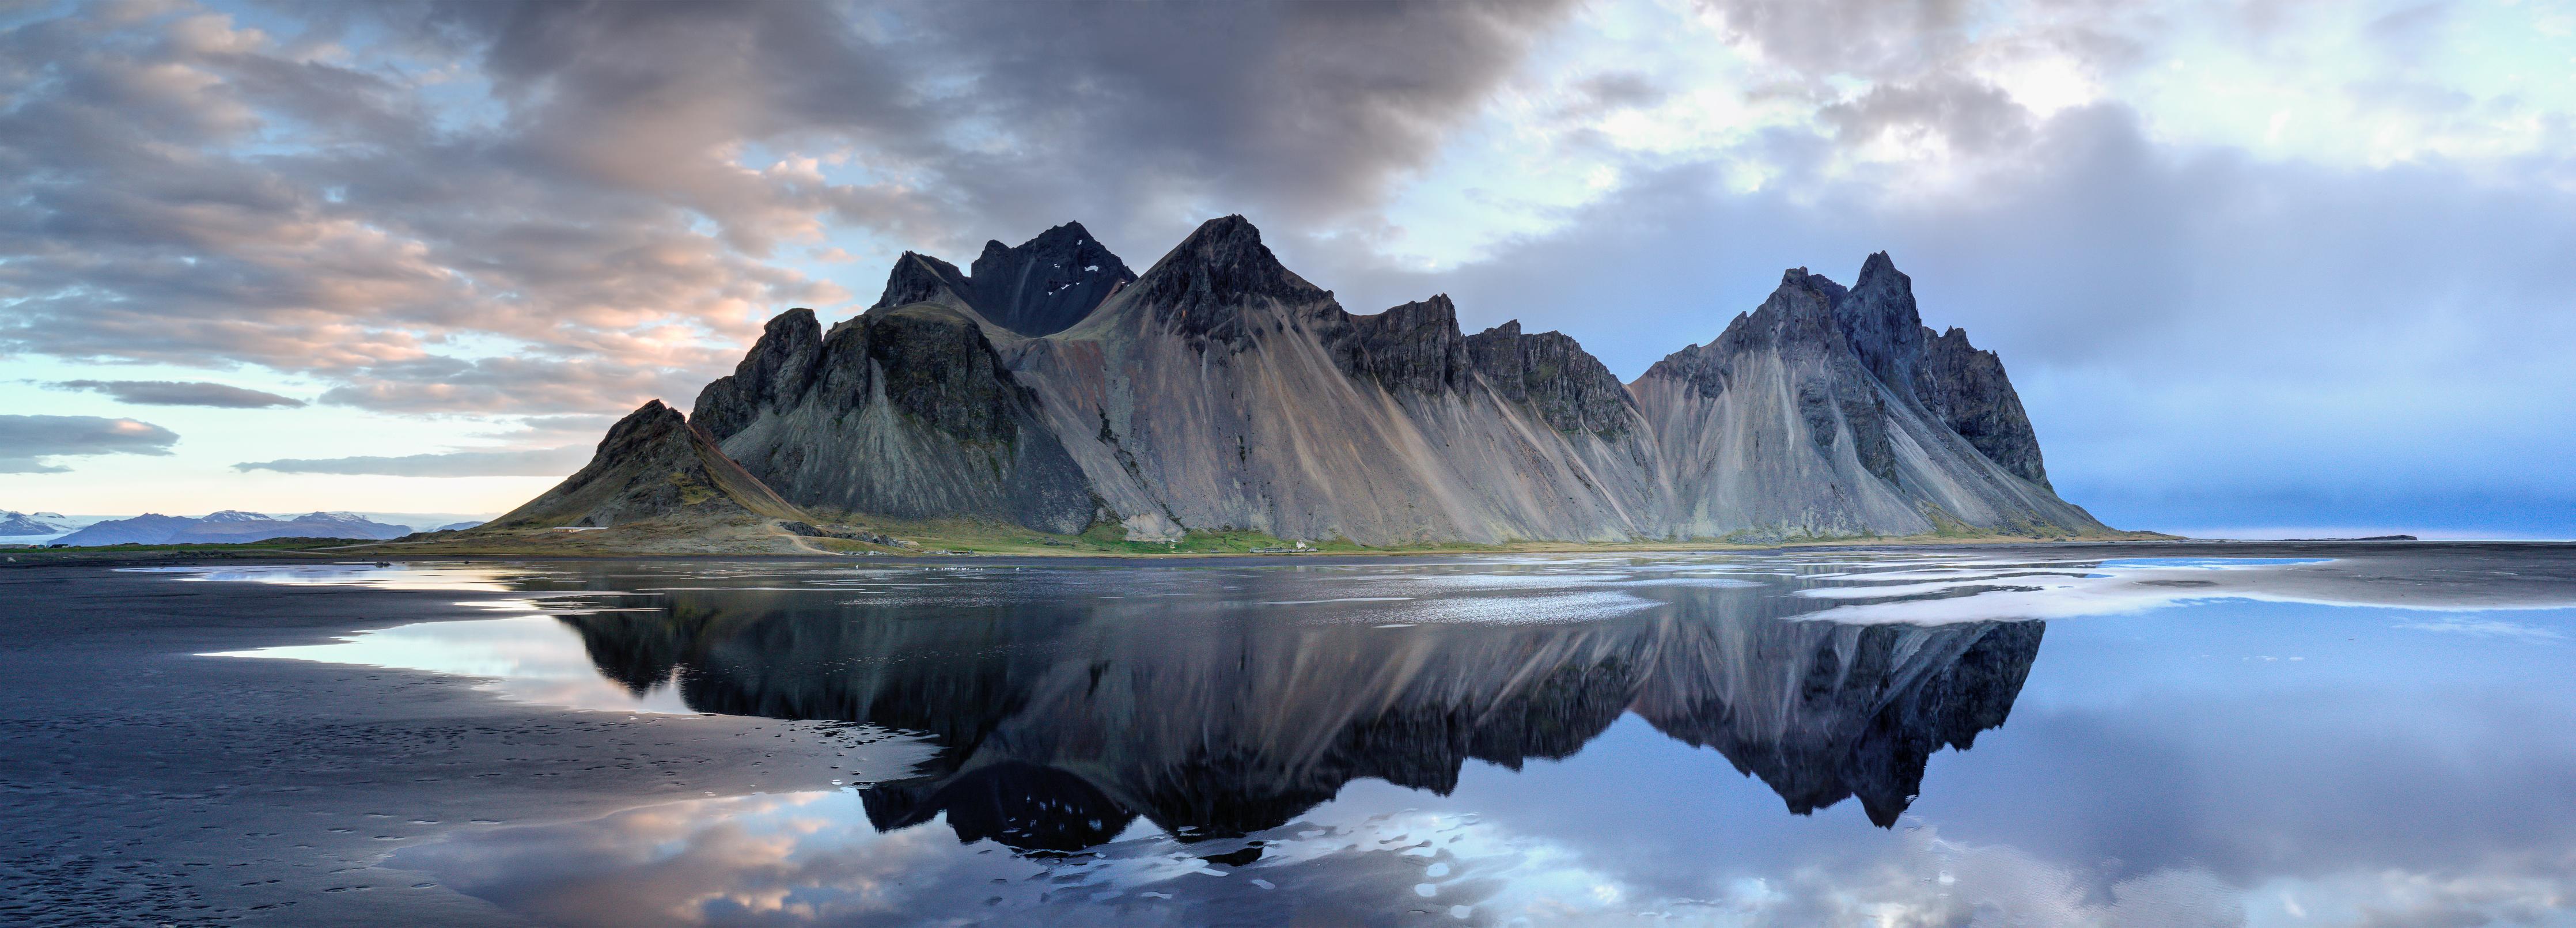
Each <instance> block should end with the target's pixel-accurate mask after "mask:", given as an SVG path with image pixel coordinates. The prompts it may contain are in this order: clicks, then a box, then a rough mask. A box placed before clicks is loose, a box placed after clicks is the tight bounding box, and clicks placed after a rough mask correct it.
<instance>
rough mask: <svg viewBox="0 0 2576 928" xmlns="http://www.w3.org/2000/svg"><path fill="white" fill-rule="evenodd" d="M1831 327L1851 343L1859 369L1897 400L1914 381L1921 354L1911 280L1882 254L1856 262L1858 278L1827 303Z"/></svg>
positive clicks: (1920, 326) (1920, 327)
mask: <svg viewBox="0 0 2576 928" xmlns="http://www.w3.org/2000/svg"><path fill="white" fill-rule="evenodd" d="M1833 310H1834V323H1835V324H1836V325H1838V326H1840V327H1841V328H1842V330H1843V336H1844V337H1845V338H1846V339H1847V340H1849V341H1850V342H1851V347H1852V353H1853V354H1856V355H1858V356H1859V357H1860V361H1861V366H1863V367H1866V368H1869V371H1870V373H1872V374H1875V375H1877V377H1878V379H1879V380H1880V381H1881V382H1883V383H1886V384H1887V385H1888V386H1890V387H1894V388H1896V390H1897V395H1899V396H1902V395H1904V394H1906V393H1907V392H1909V391H1910V389H1911V388H1912V386H1913V382H1914V365H1915V360H1916V358H1918V357H1920V356H1921V355H1922V354H1923V338H1922V335H1921V333H1922V330H1923V317H1922V316H1921V315H1920V314H1918V313H1917V312H1916V310H1915V306H1914V279H1913V278H1910V277H1907V276H1905V272H1903V271H1899V270H1897V269H1896V262H1895V261H1893V260H1890V259H1889V258H1888V257H1887V252H1884V251H1882V252H1877V253H1875V254H1872V255H1870V256H1869V260H1867V261H1864V262H1862V263H1861V267H1860V278H1859V279H1858V280H1857V281H1856V282H1854V283H1853V284H1852V288H1851V290H1850V291H1848V292H1846V293H1844V294H1841V295H1840V296H1839V297H1838V298H1837V299H1835V300H1834V301H1833Z"/></svg>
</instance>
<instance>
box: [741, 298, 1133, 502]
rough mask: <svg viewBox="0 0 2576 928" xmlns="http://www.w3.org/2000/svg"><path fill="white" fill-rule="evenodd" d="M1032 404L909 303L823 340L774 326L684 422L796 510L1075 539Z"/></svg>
mask: <svg viewBox="0 0 2576 928" xmlns="http://www.w3.org/2000/svg"><path fill="white" fill-rule="evenodd" d="M1037 403H1038V399H1037V397H1036V396H1035V395H1034V394H1032V393H1030V392H1029V390H1028V388H1026V387H1024V386H1021V385H1020V383H1019V382H1018V381H1017V380H1016V379H1014V378H1013V377H1012V375H1011V373H1010V371H1009V370H1008V369H1007V368H1006V367H1005V366H1004V365H1003V363H1002V359H1001V357H1000V356H999V355H998V354H997V353H996V352H995V350H994V348H993V344H992V342H991V341H989V340H987V339H986V338H985V337H984V330H983V329H982V328H981V327H980V326H977V325H976V324H975V323H974V322H973V321H972V320H970V319H968V318H967V317H966V316H964V315H962V314H960V312H959V311H958V310H956V309H953V308H948V307H943V306H940V305H935V304H923V303H915V304H910V305H907V306H904V307H902V308H898V309H894V310H884V311H872V312H870V313H868V314H867V315H865V316H861V317H859V318H856V319H852V320H849V321H847V322H843V323H841V324H840V325H837V326H834V327H833V329H832V331H831V332H830V333H829V334H828V335H825V334H822V333H820V332H819V331H818V329H817V323H816V322H815V320H814V318H813V315H812V314H811V313H806V312H792V313H788V314H786V315H783V316H781V317H779V319H777V320H774V321H772V322H771V324H770V326H769V329H768V331H767V333H766V334H764V335H763V336H762V338H761V340H760V342H759V343H758V344H756V345H754V346H752V349H751V352H750V354H749V355H748V356H746V357H745V358H744V359H743V362H742V364H741V366H739V367H738V368H736V369H735V372H734V374H733V375H732V376H729V377H725V378H722V379H719V380H717V381H716V382H715V383H712V384H709V385H708V386H707V389H706V390H705V391H704V392H702V393H700V394H699V395H698V403H697V408H696V411H695V413H694V415H695V417H696V418H698V419H701V420H704V421H705V422H707V423H708V424H709V432H710V433H711V434H715V433H718V432H719V430H720V431H721V435H720V437H721V440H722V442H723V443H724V447H725V450H726V453H727V454H729V455H731V456H733V458H734V459H735V460H738V461H740V462H742V465H743V466H744V467H745V468H747V469H748V470H750V471H751V472H752V473H754V474H757V475H759V476H760V477H761V479H762V480H764V481H766V482H768V483H769V484H770V485H771V486H773V487H776V488H778V491H779V493H780V494H781V495H783V496H785V497H786V498H787V499H789V500H791V501H794V502H795V503H797V504H798V505H800V506H807V507H814V508H819V509H822V510H826V511H835V512H848V513H862V514H870V515H882V516H894V517H898V518H944V517H971V518H986V519H996V520H1001V521H1007V522H1012V523H1016V524H1019V525H1025V526H1028V527H1031V528H1036V529H1041V530H1044V531H1052V532H1068V533H1069V532H1079V531H1081V530H1083V528H1084V527H1086V526H1088V525H1089V524H1090V523H1091V520H1092V517H1093V515H1094V510H1095V507H1094V504H1093V502H1092V499H1091V493H1090V490H1089V485H1088V483H1087V481H1086V480H1085V478H1084V477H1083V475H1082V471H1081V469H1080V468H1079V467H1077V466H1075V464H1074V463H1073V460H1072V459H1071V458H1070V457H1068V456H1067V455H1066V454H1065V450H1064V446H1063V444H1062V443H1061V442H1059V441H1058V440H1057V439H1056V437H1055V435H1054V434H1053V433H1052V432H1050V431H1048V430H1047V429H1046V428H1045V427H1044V426H1043V425H1042V424H1040V423H1038V422H1037V418H1036V407H1037Z"/></svg>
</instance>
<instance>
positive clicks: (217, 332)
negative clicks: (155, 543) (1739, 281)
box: [0, 0, 1567, 412]
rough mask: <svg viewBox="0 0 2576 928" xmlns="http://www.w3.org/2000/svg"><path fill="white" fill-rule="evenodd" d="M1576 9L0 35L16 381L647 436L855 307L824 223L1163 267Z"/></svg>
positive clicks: (554, 22)
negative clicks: (754, 357) (1031, 235)
mask: <svg viewBox="0 0 2576 928" xmlns="http://www.w3.org/2000/svg"><path fill="white" fill-rule="evenodd" d="M1566 7H1567V2H1566V0H1525V2H1511V3H1501V4H1486V5H1467V4H1421V5H1409V4H1379V3H1337V4H1295V3H1281V4H1229V5H1224V6H1215V5H1202V4H1167V5H1152V4H1074V3H1032V4H1022V5H1010V6H990V5H987V6H961V5H952V4H930V3H918V4H915V3H896V4H882V5H868V6H858V7H848V6H839V5H829V4H784V3H782V4H695V3H657V4H589V3H411V4H390V5H382V6H374V7H367V8H350V7H343V6H328V5H325V6H309V7H289V8H287V9H288V10H289V11H290V12H292V13H298V14H300V15H301V17H302V20H303V22H304V24H305V26H304V28H305V31H304V32H303V33H302V34H291V35H290V34H276V35H272V34H265V33H258V32H254V31H252V30H250V29H248V28H246V27H244V26H243V25H241V24H240V23H237V22H233V21H231V20H228V19H227V18H226V17H224V16H223V15H220V14H219V13H216V12H212V11H209V10H207V9H204V8H199V7H194V6H190V5H187V4H185V3H179V4H173V5H170V6H166V7H160V8H110V7H104V6H80V7H73V8H70V10H69V12H68V13H66V14H65V15H59V16H52V17H39V18H34V19H30V20H27V21H24V22H21V23H19V24H18V25H16V26H14V27H11V28H8V29H6V30H0V60H6V61H9V62H12V63H13V65H12V66H9V67H0V101H5V102H0V258H5V259H6V260H7V262H8V272H7V273H6V274H0V305H6V306H7V309H5V310H0V351H10V352H19V353H32V354H42V355H51V356H55V357H61V358H72V359H101V360H142V361H157V362H173V363H221V362H231V363H248V364H254V365H263V366H267V367H270V368H274V369H277V370H282V371H289V372H295V373H299V374H305V375H310V376H313V377H316V378H319V379H322V380H324V381H326V382H335V383H336V386H335V387H333V388H332V389H331V390H329V391H328V392H327V393H326V399H327V400H328V401H330V402H335V403H352V404H357V405H363V406H367V407H369V408H374V409H379V410H386V411H398V412H400V411H424V410H435V411H476V410H480V411H521V412H527V411H534V412H548V411H560V412H597V411H604V410H614V409H623V408H629V407H631V406H633V405H634V404H635V403H636V402H638V401H640V400H641V399H642V398H643V397H645V396H649V395H655V393H657V392H666V391H663V390H662V389H661V388H664V387H667V386H669V385H671V384H679V383H685V384H687V385H688V386H687V387H685V388H682V390H681V391H680V392H683V393H685V392H687V391H688V390H693V389H694V386H695V384H696V383H697V382H700V381H703V380H704V379H706V378H707V377H710V376H713V375H714V374H716V373H719V372H721V371H722V370H723V369H724V368H725V367H726V366H729V364H730V363H731V360H732V359H731V358H730V357H728V355H730V354H731V353H732V350H733V346H735V345H738V343H739V342H741V341H742V340H744V339H746V338H747V337H748V336H750V335H752V334H754V333H755V332H756V331H757V329H756V327H757V325H758V323H759V322H760V321H761V320H763V319H765V318H766V317H767V316H769V315H770V314H772V313H774V312H776V311H777V310H779V309H781V308H784V307H786V306H790V305H799V304H830V303H833V302H836V301H838V300H839V299H841V298H842V296H843V294H841V293H839V292H838V291H837V290H836V288H834V287H831V286H829V285H825V284H819V283H817V282H815V281H812V280H809V279H806V278H803V277H801V276H799V275H798V274H796V273H793V272H790V271H785V270H781V269H779V268H778V267H776V266H775V265H774V263H773V262H774V261H775V260H776V259H777V258H779V257H781V252H780V249H781V248H782V246H785V245H788V244H791V243H803V242H811V241H816V240H818V238H819V237H820V236H822V235H824V234H826V233H828V232H830V231H832V230H833V229H836V228H857V229H864V230H869V231H873V232H876V233H879V234H882V235H884V236H887V237H888V238H889V239H891V240H894V241H899V242H903V243H905V244H906V245H909V246H913V247H932V248H940V247H944V248H947V249H949V250H952V251H957V252H958V253H963V252H964V251H966V250H971V248H972V246H973V245H974V244H976V243H979V242H980V241H981V240H982V239H983V238H985V237H987V236H1012V235H1017V234H1020V233H1021V232H1033V231H1035V230H1036V229H1040V228H1044V227H1046V226H1048V225H1052V224H1055V223H1057V222H1061V221H1063V220H1065V219H1069V218H1075V217H1077V216H1080V217H1085V218H1088V219H1091V220H1092V221H1093V222H1094V224H1095V225H1100V226H1103V227H1104V234H1115V235H1116V236H1119V237H1121V238H1122V240H1123V239H1134V240H1141V241H1150V242H1153V243H1155V244H1156V245H1159V244H1161V243H1163V242H1167V241H1171V240H1176V239H1177V238H1178V237H1179V235H1180V233H1181V232H1182V231H1184V230H1185V229H1186V228H1187V226H1188V224H1189V223H1191V222H1193V221H1195V219H1196V218H1198V217H1199V214H1200V213H1210V214H1213V213H1218V212H1231V211H1236V210H1239V209H1244V208H1247V205H1249V206H1262V207H1268V208H1270V209H1272V210H1274V211H1277V212H1281V213H1293V214H1295V216H1297V217H1298V218H1299V219H1300V220H1301V221H1303V220H1311V219H1317V218H1319V217H1330V216H1337V215H1346V214H1348V213H1349V212H1351V211H1352V210H1355V209H1360V208H1364V207H1366V206H1368V205H1371V204H1373V203H1376V202H1379V201H1381V200H1382V199H1383V198H1384V197H1385V196H1387V195H1388V185H1389V184H1390V183H1391V182H1393V181H1394V180H1395V179H1396V178H1398V177H1400V176H1401V175H1403V174H1404V172H1406V171H1409V170H1413V169H1415V168H1418V167H1420V166H1422V165H1423V164H1425V163H1426V162H1427V160H1428V159H1429V158H1431V157H1432V156H1433V155H1434V154H1435V153H1436V152H1437V151H1438V149H1439V146H1440V145H1441V144H1442V142H1443V141H1444V138H1445V133H1446V132H1447V131H1448V130H1450V129H1452V128H1454V127H1456V126H1457V125H1459V124H1461V123H1462V122H1463V121H1464V120H1466V119H1468V118H1470V117H1471V116H1472V115H1473V114H1474V113H1475V112H1476V111H1477V110H1478V109H1479V107H1480V106H1481V105H1482V103H1483V101H1484V100H1485V98H1486V96H1487V95H1488V94H1489V93H1490V92H1491V91H1492V89H1493V88H1494V87H1495V86H1496V85H1497V83H1498V82H1500V81H1501V80H1503V79H1504V78H1505V76H1506V75H1508V73H1509V72H1510V71H1511V69H1512V68H1513V67H1514V66H1515V65H1516V63H1517V62H1518V61H1519V60H1520V57H1521V56H1522V55H1523V54H1525V53H1526V51H1527V49H1528V47H1529V46H1530V44H1531V43H1532V42H1533V41H1535V40H1536V38H1537V37H1538V36H1539V35H1540V34H1542V33H1543V32H1544V31H1545V30H1546V29H1547V28H1548V27H1549V26H1551V25H1553V24H1554V23H1556V22H1557V21H1559V20H1560V19H1561V18H1562V16H1563V14H1564V12H1565V9H1566ZM276 21H277V20H275V19H274V18H266V17H264V18H263V22H267V23H274V22H276ZM290 22H291V21H290ZM290 28H292V26H290ZM334 43H344V44H350V43H364V44H358V45H357V48H358V49H359V53H358V54H353V55H341V54H335V53H332V52H331V48H332V47H333V45H334ZM425 75H436V79H435V80H425V79H424V76H425ZM789 154H801V155H804V156H807V157H810V158H829V159H831V161H830V162H829V163H826V162H824V161H819V160H816V161H806V160H778V159H780V158H781V157H782V156H785V155H789ZM772 161H776V162H777V163H775V164H772V163H771V162H772ZM827 175H829V176H828V178H827ZM853 178H857V179H853ZM487 337H497V338H498V339H502V340H506V341H514V342H518V343H521V344H522V345H524V346H526V347H525V348H524V349H522V350H517V351H510V352H505V356H504V357H501V358H498V359H495V358H490V357H486V355H489V354H491V353H492V349H490V348H478V349H476V350H467V349H466V348H465V347H464V346H466V345H478V346H479V345H483V344H486V342H485V341H484V340H485V339H486V338H487ZM460 366H462V367H464V368H469V369H470V371H469V373H470V374H471V376H470V377H468V378H467V380H469V381H471V382H457V381H452V380H448V379H443V375H444V374H446V373H447V372H450V371H453V370H455V369H457V368H459V367H460Z"/></svg>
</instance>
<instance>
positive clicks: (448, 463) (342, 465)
mask: <svg viewBox="0 0 2576 928" xmlns="http://www.w3.org/2000/svg"><path fill="white" fill-rule="evenodd" d="M590 455H591V448H590V446H588V445H567V446H564V447H561V448H530V449H519V450H497V451H447V452H439V453H433V454H406V455H397V456H393V457H346V458H284V459H280V460H275V461H244V462H242V463H239V464H235V465H233V469H234V470H239V471H253V470H270V471H277V472H279V473H284V474H387V475H391V476H396V477H560V476H563V475H565V474H569V473H572V472H573V471H576V470H580V469H581V465H582V464H583V462H586V461H588V460H590Z"/></svg>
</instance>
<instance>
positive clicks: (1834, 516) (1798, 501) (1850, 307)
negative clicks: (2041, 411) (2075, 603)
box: [1632, 252, 2102, 536]
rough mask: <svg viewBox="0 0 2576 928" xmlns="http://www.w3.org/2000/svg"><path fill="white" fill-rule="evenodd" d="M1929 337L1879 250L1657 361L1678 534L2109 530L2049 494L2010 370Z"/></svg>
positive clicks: (1653, 375) (1646, 381)
mask: <svg viewBox="0 0 2576 928" xmlns="http://www.w3.org/2000/svg"><path fill="white" fill-rule="evenodd" d="M1928 334H1929V332H1928V330H1926V329H1925V328H1924V327H1923V325H1922V321H1921V319H1920V317H1919V316H1918V314H1917V312H1916V309H1915V303H1914V295H1913V283H1912V281H1911V280H1910V279H1908V278H1907V277H1906V276H1905V275H1904V274H1903V273H1900V272H1898V271H1897V270H1896V267H1895V264H1894V263H1893V262H1891V261H1889V260H1888V257H1887V255H1886V253H1884V252H1881V253H1879V254H1875V255H1871V256H1870V258H1869V260H1868V262H1867V263H1865V264H1863V265H1862V267H1861V273H1860V276H1859V278H1858V280H1857V283H1856V284H1855V285H1854V286H1853V287H1852V288H1850V289H1848V290H1846V289H1845V288H1843V287H1842V286H1841V285H1839V284H1836V283H1834V282H1833V281H1832V280H1829V279H1826V278H1824V277H1823V276H1821V275H1814V274H1809V273H1807V271H1806V269H1805V268H1793V269H1791V270H1790V271H1788V272H1787V273H1785V274H1784V275H1782V277H1781V280H1780V286H1779V288H1778V289H1776V290H1773V291H1772V293H1771V296H1770V297H1769V298H1768V299H1765V300H1764V301H1763V302H1762V305H1761V306H1760V307H1759V308H1757V309H1755V310H1754V311H1753V312H1751V313H1746V314H1742V315H1738V316H1737V317H1736V318H1735V320H1734V321H1733V322H1732V323H1730V324H1729V325H1728V326H1727V327H1726V330H1725V331H1724V332H1723V333H1721V334H1719V335H1718V337H1717V338H1716V340H1714V341H1711V342H1709V343H1707V344H1705V345H1695V346H1692V347H1689V348H1684V349H1682V350H1681V351H1678V352H1674V353H1673V354H1672V355H1671V356H1669V357H1666V358H1665V359H1663V360H1662V361H1659V362H1656V364H1655V365H1654V366H1653V367H1651V368H1648V369H1647V371H1646V373H1645V376H1643V377H1640V378H1638V380H1637V382H1636V383H1635V384H1633V385H1632V387H1633V389H1634V391H1635V394H1636V397H1637V400H1638V404H1639V407H1640V408H1641V409H1642V410H1643V411H1644V413H1645V415H1646V417H1647V419H1648V421H1649V422H1650V423H1651V426H1652V428H1653V431H1654V434H1655V435H1656V438H1657V441H1658V442H1659V444H1660V445H1661V449H1660V450H1661V459H1662V460H1663V461H1664V462H1665V464H1666V468H1667V470H1666V476H1667V479H1668V480H1669V481H1670V482H1669V484H1668V486H1669V487H1670V490H1671V496H1670V500H1671V509H1670V510H1669V516H1670V518H1671V520H1672V521H1671V522H1669V523H1667V524H1668V526H1669V528H1670V530H1671V531H1672V532H1673V533H1674V534H1678V535H1683V536H1703V535H1714V534H1725V533H1728V532H1731V531H1737V530H1741V529H1742V528H1744V527H1746V526H1782V527H1792V526H1794V527H1796V528H1799V529H1803V530H1804V531H1805V532H1807V533H1810V534H1821V535H1864V534H1877V535H1913V534H1921V533H1926V532H1933V531H1938V530H1942V529H1947V528H1954V527H1960V526H1963V525H1964V526H1972V527H1976V528H1981V529H1988V530H2001V531H2007V532H2017V533H2028V534H2036V533H2047V532H2054V531H2100V530H2102V529H2101V525H2100V523H2098V522H2095V521H2094V520H2093V518H2092V517H2091V516H2090V515H2089V514H2087V513H2085V512H2084V511H2083V510H2081V509H2078V508H2076V507H2075V506H2073V505H2071V504H2068V503H2066V502H2064V501H2063V500H2060V499H2058V498H2057V495H2056V493H2055V492H2054V491H2053V490H2051V489H2050V488H2049V486H2048V484H2047V477H2046V473H2045V471H2044V470H2042V469H2041V465H2040V457H2039V444H2038V440H2037V438H2035V437H2034V436H2033V435H2032V433H2031V428H2030V421H2029V419H2028V418H2027V417H2025V416H2024V415H2023V414H2022V411H2021V401H2020V399H2019V398H2018V397H2016V396H2015V395H2014V393H2013V390H2012V384H2011V383H2010V382H2009V381H2007V380H2005V379H2004V376H2003V366H2002V363H2001V362H2000V361H1998V360H1996V359H1995V356H1994V355H1993V354H1992V353H1990V352H1980V351H1977V350H1975V349H1974V348H1972V347H1970V346H1969V345H1968V341H1967V335H1966V333H1964V332H1961V331H1959V330H1957V329H1952V330H1951V334H1950V335H1948V336H1943V337H1940V338H1927V337H1926V336H1927V335H1928ZM1968 432H1973V433H1975V435H1976V436H1977V437H1975V438H1971V437H1969V435H1968V434H1966V433H1968ZM1784 534H1786V533H1784Z"/></svg>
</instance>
